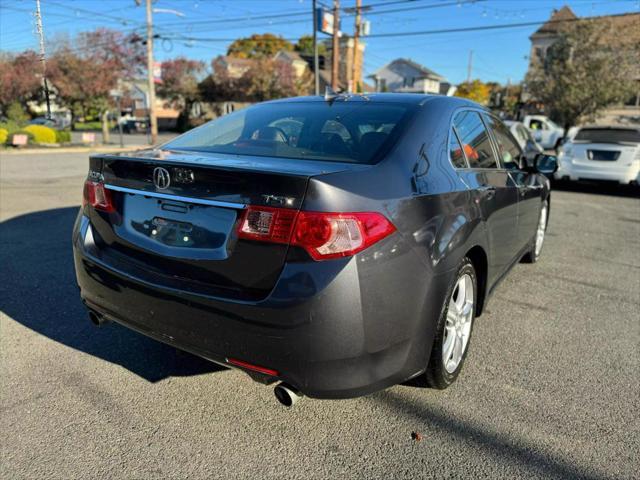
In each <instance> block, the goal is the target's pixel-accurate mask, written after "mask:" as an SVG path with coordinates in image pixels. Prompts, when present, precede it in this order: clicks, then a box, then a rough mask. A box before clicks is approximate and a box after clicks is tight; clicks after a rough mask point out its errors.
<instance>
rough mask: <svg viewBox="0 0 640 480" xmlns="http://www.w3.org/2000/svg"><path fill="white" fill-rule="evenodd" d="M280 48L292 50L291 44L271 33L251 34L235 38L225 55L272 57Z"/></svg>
mask: <svg viewBox="0 0 640 480" xmlns="http://www.w3.org/2000/svg"><path fill="white" fill-rule="evenodd" d="M280 50H293V44H292V43H291V42H289V41H288V40H285V39H284V38H282V37H280V36H277V35H274V34H273V33H264V34H257V33H256V34H253V35H251V36H250V37H248V38H239V39H237V40H235V41H234V42H233V43H232V44H231V45H229V48H228V49H227V55H229V56H230V57H236V58H265V57H272V56H273V55H275V54H276V53H278V52H279V51H280Z"/></svg>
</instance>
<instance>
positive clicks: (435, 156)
mask: <svg viewBox="0 0 640 480" xmlns="http://www.w3.org/2000/svg"><path fill="white" fill-rule="evenodd" d="M446 100H447V101H441V100H440V99H433V100H430V101H428V102H427V103H426V105H424V106H423V107H422V109H421V111H420V112H419V113H418V114H417V116H416V117H415V118H414V121H413V122H412V124H411V125H410V126H409V127H408V128H407V129H406V131H405V133H404V134H403V135H402V136H401V138H400V139H399V141H398V143H397V144H396V146H395V147H394V148H393V149H392V150H391V151H390V152H389V154H388V155H387V157H386V158H385V159H383V160H382V161H381V162H380V163H378V164H376V165H371V166H369V167H368V168H367V169H364V170H361V171H358V172H357V173H354V172H340V173H335V174H329V175H321V176H316V177H312V178H311V179H310V181H309V185H308V189H307V193H306V196H305V200H304V204H303V209H304V210H310V211H335V212H340V211H344V212H356V211H365V212H366V211H372V212H382V213H384V214H385V215H386V216H387V217H388V218H389V219H390V220H391V222H392V223H393V224H394V225H395V226H396V228H397V230H398V231H397V232H396V233H395V234H393V235H391V236H390V237H388V238H386V239H385V240H383V241H381V242H379V243H377V244H375V245H374V246H372V247H370V248H369V249H367V250H365V251H363V252H361V253H360V254H358V255H357V257H356V267H357V279H358V282H357V283H353V284H352V288H353V289H354V290H356V291H354V292H353V294H354V295H355V294H358V295H359V297H360V299H361V309H360V311H359V312H357V314H358V315H362V319H363V321H362V325H364V328H365V332H364V338H365V339H366V345H364V348H365V349H366V350H368V351H376V350H377V349H381V348H383V347H384V346H385V345H389V344H394V343H395V344H399V343H402V342H406V343H407V348H406V353H407V354H406V367H405V369H404V371H405V372H407V373H417V372H418V371H420V370H422V369H424V368H425V367H426V364H427V360H428V357H429V355H430V351H431V345H432V343H433V338H434V334H435V325H436V323H437V319H438V318H439V316H440V313H441V311H442V308H443V305H444V295H445V292H446V290H447V287H448V286H449V284H450V282H451V281H452V275H453V274H454V273H455V270H456V269H457V267H458V265H459V263H460V261H461V259H462V257H464V255H465V254H466V252H467V251H468V250H469V249H471V248H472V247H473V246H476V245H480V246H481V247H482V248H484V249H485V251H486V234H485V231H484V224H483V222H482V221H481V216H480V212H479V210H478V208H477V205H476V204H475V202H474V194H473V192H471V191H470V190H469V189H468V188H467V186H466V185H465V184H464V183H463V182H462V180H461V179H460V177H459V176H458V174H457V173H456V171H455V170H454V169H453V167H452V166H451V164H450V162H449V159H448V151H447V142H448V131H449V119H450V118H451V116H452V114H453V111H454V110H455V108H456V107H457V106H460V104H459V102H458V101H456V100H453V99H450V98H448V99H446ZM462 102H463V101H462ZM337 321H341V320H337Z"/></svg>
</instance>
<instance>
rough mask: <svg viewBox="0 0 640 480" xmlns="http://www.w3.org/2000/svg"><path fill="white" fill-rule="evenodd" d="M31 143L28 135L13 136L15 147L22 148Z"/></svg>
mask: <svg viewBox="0 0 640 480" xmlns="http://www.w3.org/2000/svg"><path fill="white" fill-rule="evenodd" d="M28 142H29V137H27V136H26V135H24V134H22V133H20V134H16V135H14V136H13V141H12V143H13V145H14V146H15V147H22V146H24V145H26V144H27V143H28Z"/></svg>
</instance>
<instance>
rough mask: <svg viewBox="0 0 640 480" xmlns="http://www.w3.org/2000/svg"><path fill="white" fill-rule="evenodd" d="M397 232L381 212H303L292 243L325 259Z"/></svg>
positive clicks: (316, 257) (356, 250) (340, 255)
mask: <svg viewBox="0 0 640 480" xmlns="http://www.w3.org/2000/svg"><path fill="white" fill-rule="evenodd" d="M395 231H396V227H394V226H393V224H392V223H391V222H390V221H389V220H387V219H386V217H384V215H381V214H379V213H369V212H359V213H322V212H300V213H299V215H298V221H297V222H296V228H295V230H294V232H293V236H292V238H291V244H292V245H298V246H300V247H303V248H304V249H305V250H307V252H309V255H311V256H312V257H313V258H314V259H315V260H324V259H328V258H337V257H347V256H349V255H354V254H356V253H358V252H361V251H362V250H364V249H365V248H367V247H370V246H371V245H373V244H374V243H376V242H378V241H379V240H382V239H383V238H384V237H386V236H388V235H390V234H392V233H393V232H395Z"/></svg>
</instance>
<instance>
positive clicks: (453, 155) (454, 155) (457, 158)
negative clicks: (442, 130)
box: [449, 128, 467, 168]
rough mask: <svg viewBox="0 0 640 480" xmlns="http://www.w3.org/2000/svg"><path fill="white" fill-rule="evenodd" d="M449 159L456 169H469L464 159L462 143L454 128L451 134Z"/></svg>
mask: <svg viewBox="0 0 640 480" xmlns="http://www.w3.org/2000/svg"><path fill="white" fill-rule="evenodd" d="M449 158H450V159H451V163H452V165H453V166H454V167H456V168H467V161H466V160H465V158H464V153H462V145H460V141H459V140H458V137H457V135H456V132H455V130H454V129H453V128H452V129H451V132H449Z"/></svg>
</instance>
